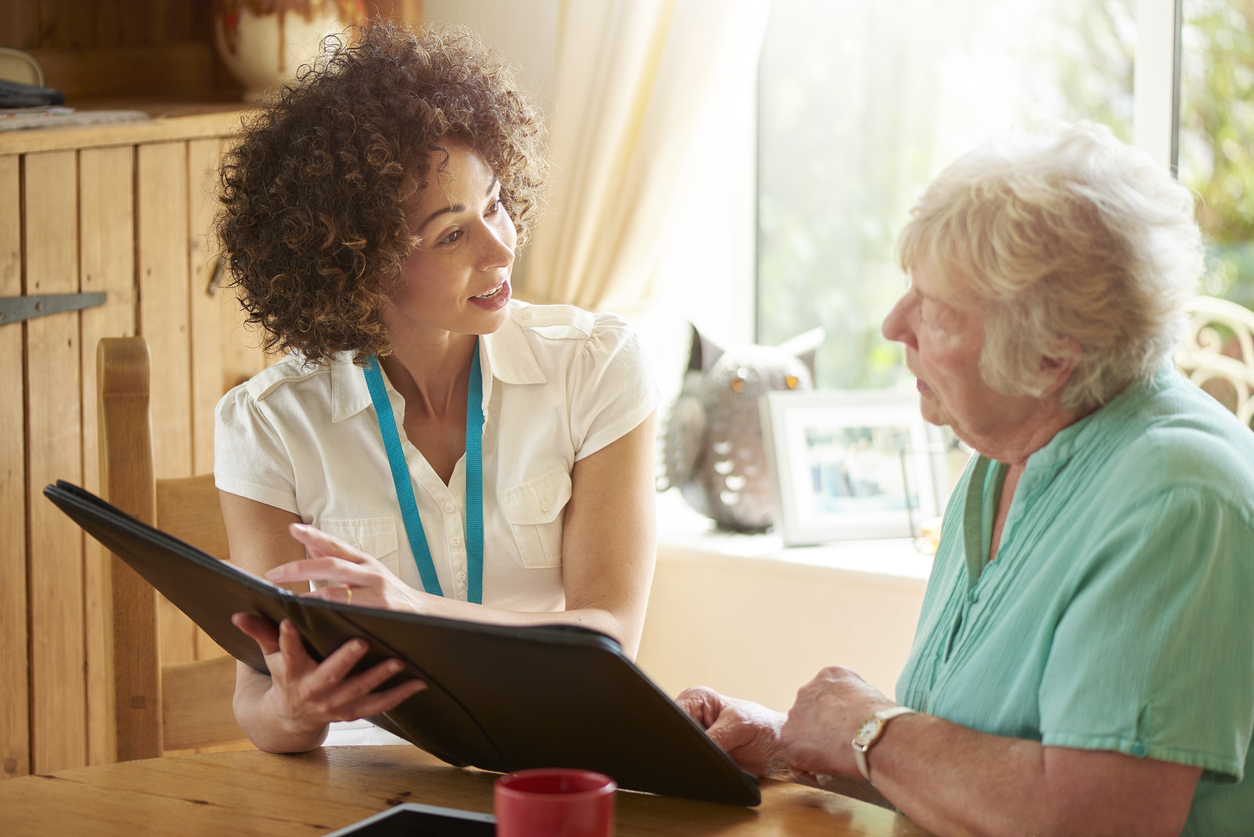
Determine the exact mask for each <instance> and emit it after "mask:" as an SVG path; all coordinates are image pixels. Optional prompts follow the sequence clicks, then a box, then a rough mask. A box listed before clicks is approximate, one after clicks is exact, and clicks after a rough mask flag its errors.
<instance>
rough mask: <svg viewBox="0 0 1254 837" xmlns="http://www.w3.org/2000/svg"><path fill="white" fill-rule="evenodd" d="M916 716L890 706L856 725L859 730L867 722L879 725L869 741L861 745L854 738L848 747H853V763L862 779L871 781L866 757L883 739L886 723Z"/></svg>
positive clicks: (902, 708)
mask: <svg viewBox="0 0 1254 837" xmlns="http://www.w3.org/2000/svg"><path fill="white" fill-rule="evenodd" d="M917 714H918V713H917V712H916V711H915V710H913V709H911V708H910V707H908V706H890V707H888V708H887V709H881V710H880V711H878V712H876V713H875V714H874V715H872V716H871V717H870V718H867V719H866V721H863V722H862V723H861V724H859V725H858V729H861V728H862V727H863V726H865V725H866V723H867V722H868V721H872V720H874V721H877V722H878V724H879V726H878V728H877V729H876V730H875V734H874V735H873V736H871V740H870V741H867V742H866V743H865V744H862V743H860V742H859V741H858V740H857V739H856V738H855V739H854V740H853V741H851V742H850V746H852V747H853V760H854V763H855V764H857V765H858V772H859V773H861V774H862V778H863V779H866V780H867V781H868V782H869V781H871V765H870V764H868V763H867V760H866V755H867V753H869V752H870V751H871V748H872V747H874V746H875V745H876V744H878V743H879V740H880V739H881V738H883V737H884V730H885V729H887V728H888V722H889V721H891V720H892V719H893V718H897V717H900V716H902V715H917Z"/></svg>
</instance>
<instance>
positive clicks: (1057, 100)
mask: <svg viewBox="0 0 1254 837" xmlns="http://www.w3.org/2000/svg"><path fill="white" fill-rule="evenodd" d="M1135 36H1136V24H1135V0H894V2H892V3H886V2H883V0H773V2H772V6H771V12H770V19H769V23H768V29H767V35H766V41H765V44H764V48H763V55H762V62H761V68H760V78H759V94H760V101H759V121H758V125H759V141H758V307H757V312H758V320H757V332H758V333H757V339H758V342H759V343H762V344H764V345H776V344H778V343H781V342H783V341H784V340H787V339H788V338H790V337H792V336H794V335H796V334H799V333H801V332H802V331H805V330H807V329H810V328H813V327H815V326H820V325H821V326H823V327H824V328H825V329H826V330H827V335H828V336H827V340H826V342H825V343H824V345H823V346H822V348H821V349H820V350H819V354H818V358H817V364H816V365H817V371H818V377H819V386H820V387H822V388H862V387H883V386H892V385H893V384H895V383H896V382H897V381H899V380H900V378H901V377H903V375H904V372H903V371H902V369H903V368H902V366H901V353H900V351H899V349H898V347H897V346H896V345H895V344H889V343H887V342H885V341H884V340H883V339H882V338H881V337H880V334H879V326H880V322H881V321H882V320H883V317H884V315H885V314H886V313H887V312H888V310H889V308H890V307H891V306H892V304H893V302H895V301H896V299H897V297H898V296H899V295H900V294H901V292H902V290H903V288H904V281H905V280H904V276H903V275H902V273H901V270H900V269H899V268H898V267H897V264H896V260H895V257H894V244H895V240H896V237H897V234H898V233H899V231H900V229H901V227H902V225H903V224H904V222H905V220H906V218H907V215H908V212H909V209H910V206H911V205H912V204H913V202H914V199H915V197H916V196H917V195H918V193H919V191H920V190H921V189H922V188H923V187H924V186H925V185H926V184H927V182H928V181H929V180H930V179H931V178H932V177H933V176H934V175H935V174H936V173H937V172H939V171H940V169H941V168H943V167H944V166H945V165H946V164H948V163H949V162H951V161H952V160H953V159H954V158H955V157H957V156H958V155H959V154H961V153H962V152H964V151H966V150H968V149H970V148H971V147H972V146H974V145H976V144H977V143H978V142H979V141H980V140H981V139H983V138H985V137H988V136H990V135H995V134H1001V133H1004V132H1005V131H1007V130H1008V129H1010V128H1012V127H1014V126H1021V125H1025V124H1028V123H1030V122H1032V121H1034V120H1042V119H1056V118H1061V119H1068V120H1073V121H1074V120H1078V119H1091V120H1094V121H1100V122H1104V123H1106V124H1108V125H1110V126H1111V128H1112V129H1113V130H1114V131H1115V133H1116V134H1117V135H1119V136H1120V137H1121V138H1123V139H1125V140H1127V139H1130V137H1131V128H1132V126H1131V121H1132V56H1133V47H1134V43H1135Z"/></svg>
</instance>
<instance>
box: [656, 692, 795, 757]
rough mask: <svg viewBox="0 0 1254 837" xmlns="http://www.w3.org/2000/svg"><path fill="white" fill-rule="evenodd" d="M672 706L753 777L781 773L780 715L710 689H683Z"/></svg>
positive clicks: (781, 724)
mask: <svg viewBox="0 0 1254 837" xmlns="http://www.w3.org/2000/svg"><path fill="white" fill-rule="evenodd" d="M675 703H677V704H679V706H680V708H681V709H683V710H684V711H685V712H687V713H688V714H689V715H691V716H692V718H693V720H695V721H696V722H697V723H698V724H700V725H701V726H702V727H704V728H705V732H706V734H707V735H709V736H710V739H711V740H712V741H713V742H714V743H715V744H717V745H718V746H719V747H720V748H722V750H723V752H725V753H727V755H729V756H731V758H732V761H734V762H736V764H738V765H740V768H741V769H742V770H745V771H746V772H749V773H752V774H753V775H754V776H759V777H764V776H779V775H781V774H783V773H785V771H784V768H783V763H782V761H781V760H780V758H779V731H780V728H781V727H782V726H783V725H784V718H785V716H784V713H782V712H776V711H774V710H771V709H767V708H766V707H765V706H761V705H760V704H757V703H754V702H753V701H750V700H740V699H739V698H729V697H724V696H723V695H720V694H719V693H718V692H716V691H714V690H713V689H707V688H706V687H704V686H694V687H693V688H691V689H685V690H684V691H683V692H681V693H680V694H679V697H677V698H675Z"/></svg>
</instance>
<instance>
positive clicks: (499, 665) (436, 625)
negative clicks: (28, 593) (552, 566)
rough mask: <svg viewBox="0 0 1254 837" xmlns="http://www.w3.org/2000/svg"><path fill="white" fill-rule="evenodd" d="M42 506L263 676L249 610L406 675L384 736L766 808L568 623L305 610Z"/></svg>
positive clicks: (80, 506) (94, 514)
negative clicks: (411, 684) (412, 690)
mask: <svg viewBox="0 0 1254 837" xmlns="http://www.w3.org/2000/svg"><path fill="white" fill-rule="evenodd" d="M44 495H45V496H46V497H48V499H49V500H51V501H52V502H53V503H55V504H56V505H57V506H58V507H59V508H60V509H61V510H62V511H64V512H65V513H66V514H67V515H69V516H70V517H71V518H72V519H73V520H74V521H75V522H76V523H78V524H79V525H80V526H82V527H83V529H85V530H86V531H87V532H88V534H90V535H91V536H92V537H94V538H95V539H96V540H98V541H100V543H101V544H103V545H104V546H105V548H107V549H108V550H109V551H110V552H112V553H113V554H114V555H116V556H118V558H120V559H122V560H123V561H125V562H126V563H127V564H129V565H130V566H131V568H132V569H134V570H135V571H136V572H137V573H139V574H140V575H141V576H143V577H144V579H146V580H147V581H148V582H149V583H150V584H152V586H153V587H155V588H157V589H158V590H160V591H161V592H162V593H163V594H164V595H165V597H166V598H167V599H169V600H170V601H171V602H173V603H174V605H175V606H176V607H178V608H179V609H180V610H182V611H183V612H184V613H186V614H187V615H188V616H189V617H190V618H191V619H192V621H194V622H195V623H196V624H198V625H199V626H200V627H201V628H203V629H204V630H205V632H206V633H208V634H209V636H211V637H212V638H213V640H214V641H215V642H217V643H218V644H219V645H221V646H222V647H223V648H224V649H226V650H227V651H228V652H229V653H230V654H231V655H233V656H234V657H235V658H236V659H238V660H241V661H243V662H244V663H246V664H248V665H250V666H252V667H253V668H255V669H257V670H258V671H262V672H265V671H266V665H265V659H264V657H263V656H262V654H261V650H260V649H259V648H258V647H257V644H256V643H255V642H253V640H251V639H250V638H248V637H247V636H246V635H245V634H243V633H242V632H240V631H239V629H237V628H236V627H235V626H234V625H233V624H231V615H232V614H233V613H236V612H239V611H247V612H252V613H256V614H259V615H261V616H264V617H266V618H268V619H270V620H271V621H273V622H274V623H276V624H277V623H278V622H279V621H280V620H282V619H290V620H292V623H293V624H294V625H295V626H296V628H297V629H298V630H299V631H300V634H301V636H302V637H303V638H304V642H305V646H306V648H307V649H308V650H309V652H310V654H311V655H312V656H313V657H314V659H318V660H321V659H324V658H325V657H326V656H327V655H328V654H330V653H331V652H333V651H334V650H335V649H336V648H338V647H339V646H340V645H341V644H342V643H344V642H345V641H347V640H349V639H351V638H353V637H361V638H363V639H365V640H366V641H367V642H368V643H369V644H370V650H369V652H368V653H367V654H366V657H365V658H364V659H363V660H362V662H361V664H360V666H359V669H365V668H367V667H369V666H372V665H374V664H376V663H378V662H381V661H382V660H384V659H387V658H389V657H397V658H399V659H401V660H403V661H404V662H405V668H404V670H402V672H401V673H400V674H398V675H396V677H395V678H393V679H392V680H389V681H388V682H387V683H385V684H384V688H386V687H388V686H391V685H394V684H396V683H399V682H400V681H401V680H403V679H408V678H412V677H421V678H422V679H423V680H425V681H427V688H426V689H424V690H423V691H421V692H418V693H417V694H416V695H414V696H413V697H411V698H409V699H408V700H406V701H405V702H404V703H402V704H400V705H399V706H397V707H396V708H395V709H392V710H391V711H390V712H387V713H385V715H384V719H385V721H386V723H385V724H384V725H385V726H387V727H388V728H389V729H391V730H392V731H393V732H396V733H397V734H398V735H401V736H403V737H405V738H408V739H409V740H410V741H412V742H413V743H414V744H416V745H418V746H419V747H421V748H422V749H424V750H426V751H427V752H429V753H431V754H432V755H435V756H437V757H439V758H441V759H443V760H444V761H446V762H448V763H449V764H453V765H457V766H465V765H471V766H474V767H478V768H481V769H483V770H491V771H497V772H502V773H505V772H510V771H513V770H522V769H524V768H530V767H576V768H583V769H587V770H595V771H598V772H600V773H605V774H607V775H609V776H612V777H614V779H615V780H616V781H617V782H618V784H619V787H622V788H626V789H630V790H637V791H647V792H650V793H658V794H664V795H667V796H680V797H685V798H688V799H699V800H704V801H708V802H723V803H728V804H732V805H757V804H758V803H759V802H760V801H761V795H760V794H759V791H758V783H757V780H756V779H755V778H754V777H753V776H751V775H749V774H748V773H745V772H744V771H742V770H740V768H738V767H737V766H736V764H735V763H734V762H733V761H732V760H731V759H730V758H728V757H727V755H726V754H725V753H724V752H723V751H722V750H720V749H719V748H718V746H717V745H715V744H714V743H713V742H712V741H711V740H710V739H709V737H708V736H706V734H705V731H704V730H702V729H701V727H700V726H699V725H698V724H697V723H696V722H695V721H693V720H692V719H691V718H689V717H688V715H687V714H686V713H685V712H684V711H683V710H682V709H680V708H679V707H678V706H677V705H676V704H675V703H674V702H673V701H672V700H671V699H670V698H669V697H667V696H666V694H665V693H664V692H663V691H662V690H661V689H659V688H658V687H657V686H656V685H654V684H653V682H652V681H650V680H649V678H648V677H646V676H645V674H644V673H643V672H642V671H640V669H638V668H637V667H636V666H635V664H634V663H632V661H631V660H629V659H627V658H626V657H625V656H623V652H622V649H621V648H620V647H619V645H618V643H617V642H615V641H614V640H613V639H611V638H610V637H607V636H605V635H604V634H601V633H598V632H596V631H591V630H588V629H585V628H580V627H577V626H570V625H542V626H527V627H503V626H497V625H481V624H478V623H474V622H463V621H459V620H452V619H443V618H438V617H433V616H420V615H418V614H413V613H403V612H399V611H391V610H378V609H374V608H366V607H360V606H349V605H341V604H336V603H332V602H325V601H322V600H320V599H310V598H304V597H301V596H297V595H294V594H292V593H291V592H289V591H287V590H285V589H283V588H282V587H278V586H276V585H273V584H270V583H269V582H267V581H264V580H263V579H260V578H258V577H256V576H254V575H252V574H250V573H246V572H244V571H242V570H240V569H238V568H236V567H233V566H231V565H230V564H229V563H226V562H224V561H220V560H218V559H217V558H214V557H213V556H212V555H209V554H208V553H205V552H202V551H201V550H199V549H196V548H195V547H193V546H191V545H190V544H187V543H184V542H183V541H180V540H179V539H177V538H175V537H172V536H170V535H167V534H166V533H164V532H161V531H159V530H157V529H154V528H153V527H151V526H149V525H147V524H145V523H143V522H141V521H139V520H137V519H135V518H134V517H131V516H130V515H128V514H125V513H124V512H122V511H120V510H118V509H117V508H115V507H113V506H111V505H109V504H108V503H106V502H105V501H104V500H101V499H100V498H99V497H97V496H95V495H94V494H92V493H91V492H89V491H85V490H84V489H82V488H79V487H78V486H75V485H72V484H70V483H67V482H65V481H62V480H58V481H57V483H56V484H55V485H49V486H48V487H46V488H45V489H44Z"/></svg>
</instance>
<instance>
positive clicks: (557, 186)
mask: <svg viewBox="0 0 1254 837" xmlns="http://www.w3.org/2000/svg"><path fill="white" fill-rule="evenodd" d="M767 5H768V0H564V2H563V4H562V7H561V19H560V21H559V33H558V49H557V66H556V80H555V85H554V96H553V98H554V110H553V119H552V123H551V134H550V159H551V161H552V164H553V170H552V176H551V180H550V184H551V192H550V201H549V206H548V211H547V213H546V217H545V219H544V220H543V222H542V223H541V224H540V226H539V227H538V228H537V229H536V231H535V234H534V236H533V238H532V243H531V245H530V247H529V248H528V253H527V256H526V265H525V276H524V277H523V282H522V283H521V286H520V287H519V288H518V289H517V290H518V295H519V297H521V298H523V299H526V300H528V301H531V302H538V303H553V302H558V303H570V304H575V305H578V306H580V307H582V308H585V309H588V310H593V311H599V310H613V311H618V312H620V313H630V312H632V311H639V310H641V309H642V308H644V307H645V306H647V304H648V303H649V301H650V299H651V298H652V297H653V296H654V294H655V290H656V286H657V281H656V280H657V276H658V274H659V259H661V258H662V257H663V254H664V253H665V252H666V246H665V245H666V236H667V233H668V225H670V224H672V223H674V222H676V220H677V219H676V218H675V215H676V212H677V211H678V209H679V207H680V205H681V203H682V201H681V200H680V196H679V195H678V194H677V192H678V190H677V185H678V184H680V183H681V182H682V180H683V173H684V171H685V167H686V166H688V165H689V164H690V161H691V159H692V156H693V155H694V154H699V153H701V149H699V148H695V147H694V138H695V137H697V136H698V134H699V130H700V129H701V128H702V127H703V120H709V119H717V117H718V114H717V113H711V108H709V107H707V106H706V103H707V102H708V101H709V100H710V99H711V96H710V92H711V91H712V90H713V89H714V85H717V84H718V83H719V81H720V79H724V78H728V77H731V76H737V75H742V74H743V72H744V71H745V70H746V69H747V68H751V67H753V66H755V65H756V63H757V60H758V55H759V52H760V50H761V43H762V35H763V31H764V28H765V23H766V11H767Z"/></svg>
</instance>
